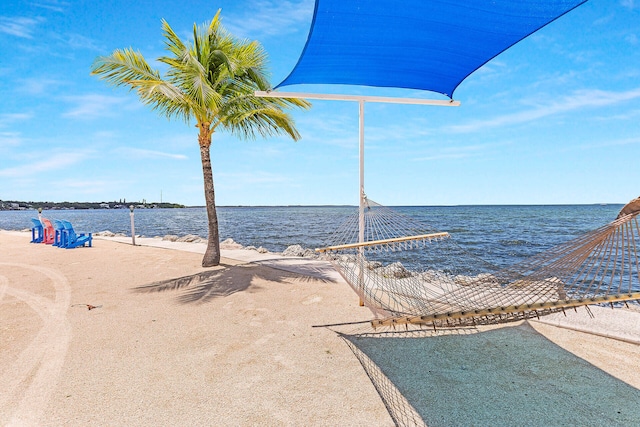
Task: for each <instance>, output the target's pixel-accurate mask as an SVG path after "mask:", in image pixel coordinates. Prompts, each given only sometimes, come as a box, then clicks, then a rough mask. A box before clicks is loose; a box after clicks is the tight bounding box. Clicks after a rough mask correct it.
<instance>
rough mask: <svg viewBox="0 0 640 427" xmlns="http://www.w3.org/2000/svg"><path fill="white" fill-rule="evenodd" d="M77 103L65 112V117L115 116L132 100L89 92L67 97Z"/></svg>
mask: <svg viewBox="0 0 640 427" xmlns="http://www.w3.org/2000/svg"><path fill="white" fill-rule="evenodd" d="M66 99H67V100H68V101H70V102H72V103H74V104H76V105H75V107H74V108H72V109H71V110H69V111H67V112H66V113H63V114H62V116H63V117H73V118H81V119H94V118H98V117H105V116H113V115H115V114H117V113H119V112H120V111H121V110H122V107H123V106H127V105H129V104H130V102H131V100H130V99H128V98H123V97H116V96H106V95H97V94H88V95H80V96H72V97H67V98H66Z"/></svg>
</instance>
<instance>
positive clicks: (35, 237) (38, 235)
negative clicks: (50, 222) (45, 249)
mask: <svg viewBox="0 0 640 427" xmlns="http://www.w3.org/2000/svg"><path fill="white" fill-rule="evenodd" d="M31 222H32V223H33V227H31V243H42V239H43V238H44V229H43V228H42V223H41V222H40V220H39V219H38V218H31Z"/></svg>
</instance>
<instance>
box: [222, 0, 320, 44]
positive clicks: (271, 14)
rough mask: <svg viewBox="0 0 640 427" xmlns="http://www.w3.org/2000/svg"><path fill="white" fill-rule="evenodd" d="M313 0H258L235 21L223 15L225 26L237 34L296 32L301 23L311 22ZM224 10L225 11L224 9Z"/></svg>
mask: <svg viewBox="0 0 640 427" xmlns="http://www.w3.org/2000/svg"><path fill="white" fill-rule="evenodd" d="M313 4H314V2H313V1H312V0H303V1H299V2H292V1H267V0H263V1H257V2H255V3H254V4H253V5H252V7H251V9H250V10H247V13H246V14H245V15H244V16H241V17H237V18H236V17H234V19H233V21H232V20H231V19H227V18H224V17H223V24H224V26H225V27H226V28H227V29H228V30H229V31H231V32H232V33H233V34H236V35H244V36H245V37H246V36H247V35H248V34H251V35H252V37H257V36H256V34H260V35H267V36H273V35H277V34H288V33H292V32H296V31H297V30H298V29H299V28H300V24H301V23H304V22H309V24H310V23H311V19H312V17H313ZM223 12H224V11H223Z"/></svg>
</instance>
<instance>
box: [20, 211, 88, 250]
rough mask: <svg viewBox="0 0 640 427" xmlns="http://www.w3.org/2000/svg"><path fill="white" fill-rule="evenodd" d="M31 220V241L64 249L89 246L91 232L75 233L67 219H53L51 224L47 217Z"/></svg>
mask: <svg viewBox="0 0 640 427" xmlns="http://www.w3.org/2000/svg"><path fill="white" fill-rule="evenodd" d="M31 222H32V223H33V227H31V243H44V244H46V245H51V246H56V247H58V248H64V249H73V248H77V247H80V246H85V245H88V246H89V247H91V244H92V241H93V236H92V235H91V233H87V234H85V233H76V231H75V230H74V229H73V225H71V223H70V222H69V221H64V220H54V221H53V224H52V223H51V221H50V220H48V219H47V218H42V219H38V218H31Z"/></svg>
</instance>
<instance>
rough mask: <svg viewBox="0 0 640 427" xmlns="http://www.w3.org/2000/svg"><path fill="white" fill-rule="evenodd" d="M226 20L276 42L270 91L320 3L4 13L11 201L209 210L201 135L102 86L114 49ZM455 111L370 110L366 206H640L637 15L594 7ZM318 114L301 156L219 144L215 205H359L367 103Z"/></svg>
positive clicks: (2, 194)
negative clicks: (361, 121)
mask: <svg viewBox="0 0 640 427" xmlns="http://www.w3.org/2000/svg"><path fill="white" fill-rule="evenodd" d="M218 8H222V17H223V23H224V25H225V26H226V27H227V28H228V29H229V30H230V31H231V32H233V33H234V34H235V35H236V36H238V37H242V38H250V39H256V40H259V41H260V42H261V43H262V44H263V45H264V47H265V49H266V50H267V52H268V54H269V58H270V69H271V74H272V77H271V80H272V83H273V84H274V85H276V84H277V83H279V82H280V81H281V80H283V79H284V77H286V75H287V74H288V73H289V71H290V70H291V69H292V67H293V66H294V65H295V62H296V60H297V58H298V55H299V53H300V52H301V50H302V48H303V46H304V43H305V40H306V37H307V32H308V29H309V26H310V21H311V17H312V13H313V1H312V0H302V1H293V0H292V1H275V0H274V1H271V0H261V1H243V0H228V1H227V0H225V1H197V0H190V1H188V2H175V1H165V0H159V1H153V2H151V1H144V0H143V1H139V2H131V1H126V2H125V1H120V0H115V1H108V2H107V1H105V2H75V1H58V0H34V1H11V2H2V5H0V46H1V48H0V49H1V57H2V61H1V62H0V91H1V93H2V103H0V199H1V200H26V201H57V202H61V201H112V200H119V199H127V200H130V201H133V200H136V201H137V200H142V199H146V200H147V201H159V200H160V197H161V194H162V199H163V201H165V202H167V201H170V202H177V203H182V204H186V205H203V204H204V195H203V184H202V169H201V164H200V157H199V151H198V145H197V140H196V137H197V133H196V129H195V128H194V127H193V126H192V125H187V124H185V123H183V122H179V121H172V122H169V121H168V120H167V119H166V118H164V117H161V116H158V115H157V114H156V113H154V112H152V111H150V110H148V109H147V108H146V107H144V106H143V105H141V104H140V102H139V101H138V98H137V97H136V96H135V95H134V94H132V93H129V92H128V91H127V90H126V89H122V88H112V87H110V86H107V85H106V84H105V83H104V82H103V81H101V80H99V79H97V78H96V77H93V76H90V75H89V72H90V66H91V63H92V62H93V60H94V59H95V58H96V57H97V56H99V55H107V54H110V53H111V52H112V51H113V50H114V49H116V48H124V47H129V46H132V47H134V48H135V49H139V50H140V51H141V52H142V53H143V54H144V55H145V57H146V58H147V59H148V60H150V61H152V62H153V60H155V59H156V58H158V57H160V56H162V55H163V54H164V51H163V48H164V47H163V40H162V36H161V27H160V26H161V19H162V18H164V19H166V20H167V21H168V22H169V24H170V25H171V26H172V27H173V29H174V30H175V31H176V32H177V33H178V34H179V35H182V36H183V37H184V38H188V37H189V34H190V33H191V30H192V27H193V24H194V23H198V24H201V23H203V22H205V21H208V20H210V19H211V18H212V17H213V15H214V14H215V12H216V10H217V9H218ZM296 89H300V88H296V87H290V88H283V90H296ZM302 89H304V90H307V91H308V90H310V89H309V88H302ZM350 90H351V91H352V92H351V93H369V94H375V95H386V96H414V95H416V94H414V93H412V92H411V91H406V90H405V91H398V90H390V89H385V90H367V91H360V92H358V90H359V89H350ZM354 90H355V91H356V92H353V91H354ZM427 95H429V96H430V97H433V98H436V99H442V96H440V95H437V94H427ZM420 96H424V95H420ZM454 98H455V99H456V100H459V101H461V103H462V105H461V106H460V107H457V108H442V107H432V106H418V105H407V106H405V105H397V104H367V105H366V123H365V126H366V131H365V137H366V172H365V176H366V191H367V194H368V195H369V197H371V198H372V199H374V200H376V201H378V202H380V203H383V204H386V205H457V204H563V203H625V202H627V201H629V200H631V199H632V198H635V197H638V196H639V195H640V167H639V158H640V1H638V0H590V1H589V2H587V3H586V4H584V5H582V6H580V7H579V8H577V9H576V10H574V11H572V12H571V13H569V14H568V15H565V16H564V17H562V18H561V19H559V20H557V21H555V22H553V23H552V24H550V25H549V26H547V27H545V28H543V29H542V30H541V31H539V32H538V33H536V34H534V35H533V36H531V37H529V38H528V39H526V40H524V41H523V42H521V43H519V44H517V45H516V46H514V47H512V48H511V49H509V50H508V51H506V52H504V53H503V54H501V55H499V56H498V57H496V58H495V59H494V60H492V61H490V62H489V63H488V64H486V65H485V66H484V67H482V68H481V69H479V70H478V71H477V72H475V73H474V74H472V75H471V76H470V77H469V78H467V79H466V80H465V81H464V82H463V83H462V84H461V85H460V86H459V87H458V88H457V90H456V92H455V94H454ZM313 105H314V106H313V108H312V109H311V110H309V111H306V112H294V113H293V116H294V118H295V120H296V124H297V127H298V130H299V131H300V133H301V134H302V140H301V141H299V142H293V141H291V140H290V139H287V138H284V137H279V138H269V139H258V140H256V141H242V140H237V139H235V138H234V137H232V136H230V135H228V134H222V133H216V134H214V139H213V145H212V152H211V154H212V160H213V173H214V180H215V187H216V201H217V203H218V204H219V205H290V204H302V205H312V204H354V205H355V204H357V202H358V199H357V197H358V185H359V183H358V107H357V104H355V103H349V102H336V101H313Z"/></svg>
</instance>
